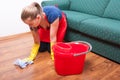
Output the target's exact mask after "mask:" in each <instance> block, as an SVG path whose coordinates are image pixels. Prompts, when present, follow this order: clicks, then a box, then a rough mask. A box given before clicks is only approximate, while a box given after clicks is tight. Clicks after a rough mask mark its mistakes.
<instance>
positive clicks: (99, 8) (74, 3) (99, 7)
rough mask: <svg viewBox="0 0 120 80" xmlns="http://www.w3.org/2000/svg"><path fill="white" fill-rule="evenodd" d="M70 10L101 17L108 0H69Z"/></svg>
mask: <svg viewBox="0 0 120 80" xmlns="http://www.w3.org/2000/svg"><path fill="white" fill-rule="evenodd" d="M70 3H71V4H70V10H74V11H79V12H83V13H88V14H94V15H98V16H102V15H103V13H104V10H105V8H106V6H107V5H108V3H109V0H70Z"/></svg>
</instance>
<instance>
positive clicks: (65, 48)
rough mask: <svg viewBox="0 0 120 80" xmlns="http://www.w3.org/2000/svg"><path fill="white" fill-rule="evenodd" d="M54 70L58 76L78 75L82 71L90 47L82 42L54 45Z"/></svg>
mask: <svg viewBox="0 0 120 80" xmlns="http://www.w3.org/2000/svg"><path fill="white" fill-rule="evenodd" d="M52 48H53V51H54V65H55V70H56V72H57V73H58V74H60V75H71V74H80V73H81V72H82V71H83V67H84V61H85V56H86V53H88V52H90V51H91V49H92V47H91V45H90V44H89V43H87V42H84V41H75V42H68V43H62V42H60V43H56V44H55V45H54V46H53V47H52Z"/></svg>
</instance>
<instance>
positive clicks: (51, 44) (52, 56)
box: [50, 42, 54, 60]
mask: <svg viewBox="0 0 120 80" xmlns="http://www.w3.org/2000/svg"><path fill="white" fill-rule="evenodd" d="M53 45H54V43H53V42H51V43H50V50H51V58H52V60H54V52H53V49H52V46H53Z"/></svg>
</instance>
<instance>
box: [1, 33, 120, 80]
mask: <svg viewBox="0 0 120 80" xmlns="http://www.w3.org/2000/svg"><path fill="white" fill-rule="evenodd" d="M32 44H33V38H32V35H31V34H30V33H24V34H21V35H14V36H10V37H8V38H7V37H4V38H0V55H1V56H0V80H119V79H120V65H119V64H117V63H115V62H113V61H110V60H108V59H106V58H103V57H101V56H99V55H96V54H94V53H92V52H90V53H88V54H87V55H86V59H85V65H84V69H83V72H82V73H81V74H76V75H68V76H61V75H58V74H57V72H56V71H55V67H54V61H52V60H51V58H50V54H49V53H48V52H43V53H38V55H37V57H36V59H35V60H34V64H32V65H28V66H27V67H26V68H25V69H21V68H19V67H18V66H15V65H14V64H13V62H14V61H15V60H16V59H18V58H21V59H22V58H25V57H27V56H28V55H29V53H30V50H31V47H32Z"/></svg>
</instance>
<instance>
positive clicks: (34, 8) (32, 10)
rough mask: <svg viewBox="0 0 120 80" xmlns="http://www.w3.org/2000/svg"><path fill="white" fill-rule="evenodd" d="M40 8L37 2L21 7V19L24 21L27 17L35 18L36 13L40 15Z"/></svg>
mask: <svg viewBox="0 0 120 80" xmlns="http://www.w3.org/2000/svg"><path fill="white" fill-rule="evenodd" d="M41 13H42V8H41V6H40V5H39V4H38V3H37V2H33V3H32V4H30V5H28V6H26V7H25V8H23V10H22V13H21V19H22V20H23V21H24V20H26V19H27V18H29V17H30V18H31V19H35V18H36V16H37V15H38V14H40V15H41Z"/></svg>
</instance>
